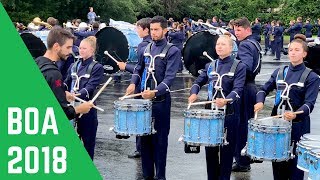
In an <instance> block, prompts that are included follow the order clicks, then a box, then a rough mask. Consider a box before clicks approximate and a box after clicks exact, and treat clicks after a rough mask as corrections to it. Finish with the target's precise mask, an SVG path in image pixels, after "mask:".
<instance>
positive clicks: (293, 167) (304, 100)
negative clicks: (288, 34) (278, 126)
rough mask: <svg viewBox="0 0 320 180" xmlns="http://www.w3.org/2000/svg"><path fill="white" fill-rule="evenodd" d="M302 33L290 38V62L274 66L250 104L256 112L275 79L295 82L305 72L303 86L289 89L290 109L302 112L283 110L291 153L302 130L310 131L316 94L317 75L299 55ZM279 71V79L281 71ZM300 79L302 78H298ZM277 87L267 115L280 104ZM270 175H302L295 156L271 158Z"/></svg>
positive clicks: (302, 47)
mask: <svg viewBox="0 0 320 180" xmlns="http://www.w3.org/2000/svg"><path fill="white" fill-rule="evenodd" d="M305 40H306V37H305V36H304V35H302V34H297V35H296V36H295V37H294V40H293V41H292V42H291V43H290V45H289V60H290V65H289V66H287V67H284V68H281V67H280V68H278V69H276V70H275V71H274V72H273V74H272V75H271V77H270V79H269V81H268V82H266V83H265V85H264V86H263V87H262V88H261V90H260V91H259V92H258V93H257V96H256V99H257V104H255V106H254V111H255V112H258V111H260V110H261V109H263V106H264V105H263V103H264V101H265V97H266V96H267V95H268V94H269V92H271V91H273V90H274V89H276V88H277V84H276V82H277V81H278V80H283V79H284V80H285V82H286V83H288V85H290V84H292V83H297V82H298V81H299V80H300V78H301V76H302V74H303V73H304V72H306V75H307V76H305V77H306V78H305V81H304V86H303V87H297V86H292V89H291V90H290V93H289V98H290V104H291V105H292V108H293V111H303V114H298V115H296V114H294V113H293V112H291V111H287V112H285V113H284V118H285V119H286V120H288V121H292V132H291V140H292V141H293V142H294V153H295V148H296V142H297V141H298V140H299V139H300V137H301V136H302V135H303V134H306V133H310V116H309V115H310V113H311V112H312V110H313V108H314V104H315V102H316V99H317V96H318V88H319V84H320V79H319V77H318V75H317V74H316V73H314V72H312V71H311V72H309V74H308V71H306V69H308V68H306V66H305V65H304V63H303V59H304V58H305V57H306V56H307V51H308V46H307V44H306V41H305ZM279 74H283V76H282V77H283V79H280V78H281V75H280V77H279ZM302 79H303V78H302ZM300 81H301V80H300ZM280 93H281V92H280V91H277V93H276V98H275V103H274V107H273V110H272V114H271V115H276V114H277V108H278V105H279V104H280V100H281V97H280ZM272 168H273V177H274V179H275V180H277V179H303V176H304V172H303V171H301V170H299V169H298V168H297V156H296V157H295V158H294V159H290V160H289V161H283V162H273V163H272Z"/></svg>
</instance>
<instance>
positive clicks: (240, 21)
mask: <svg viewBox="0 0 320 180" xmlns="http://www.w3.org/2000/svg"><path fill="white" fill-rule="evenodd" d="M234 26H238V27H240V26H241V27H243V28H245V29H246V28H249V27H251V25H250V21H249V20H248V18H246V17H242V18H239V19H237V20H235V21H234Z"/></svg>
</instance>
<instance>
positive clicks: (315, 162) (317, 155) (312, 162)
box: [308, 149, 320, 180]
mask: <svg viewBox="0 0 320 180" xmlns="http://www.w3.org/2000/svg"><path fill="white" fill-rule="evenodd" d="M308 157H309V160H308V162H309V177H308V179H309V180H319V179H320V162H319V160H320V149H312V150H311V151H310V152H308Z"/></svg>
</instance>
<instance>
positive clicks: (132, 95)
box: [119, 90, 158, 101]
mask: <svg viewBox="0 0 320 180" xmlns="http://www.w3.org/2000/svg"><path fill="white" fill-rule="evenodd" d="M150 92H155V93H156V92H158V90H151V91H150ZM141 95H142V93H137V94H131V95H128V96H122V97H120V98H119V100H121V101H122V100H124V99H128V98H133V97H137V96H141Z"/></svg>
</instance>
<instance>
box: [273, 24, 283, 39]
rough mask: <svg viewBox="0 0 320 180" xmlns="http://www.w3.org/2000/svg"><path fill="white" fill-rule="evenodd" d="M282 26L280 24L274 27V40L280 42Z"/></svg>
mask: <svg viewBox="0 0 320 180" xmlns="http://www.w3.org/2000/svg"><path fill="white" fill-rule="evenodd" d="M283 31H284V30H283V27H282V26H276V27H274V31H273V33H272V34H273V35H274V40H275V42H281V41H282V36H283Z"/></svg>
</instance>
